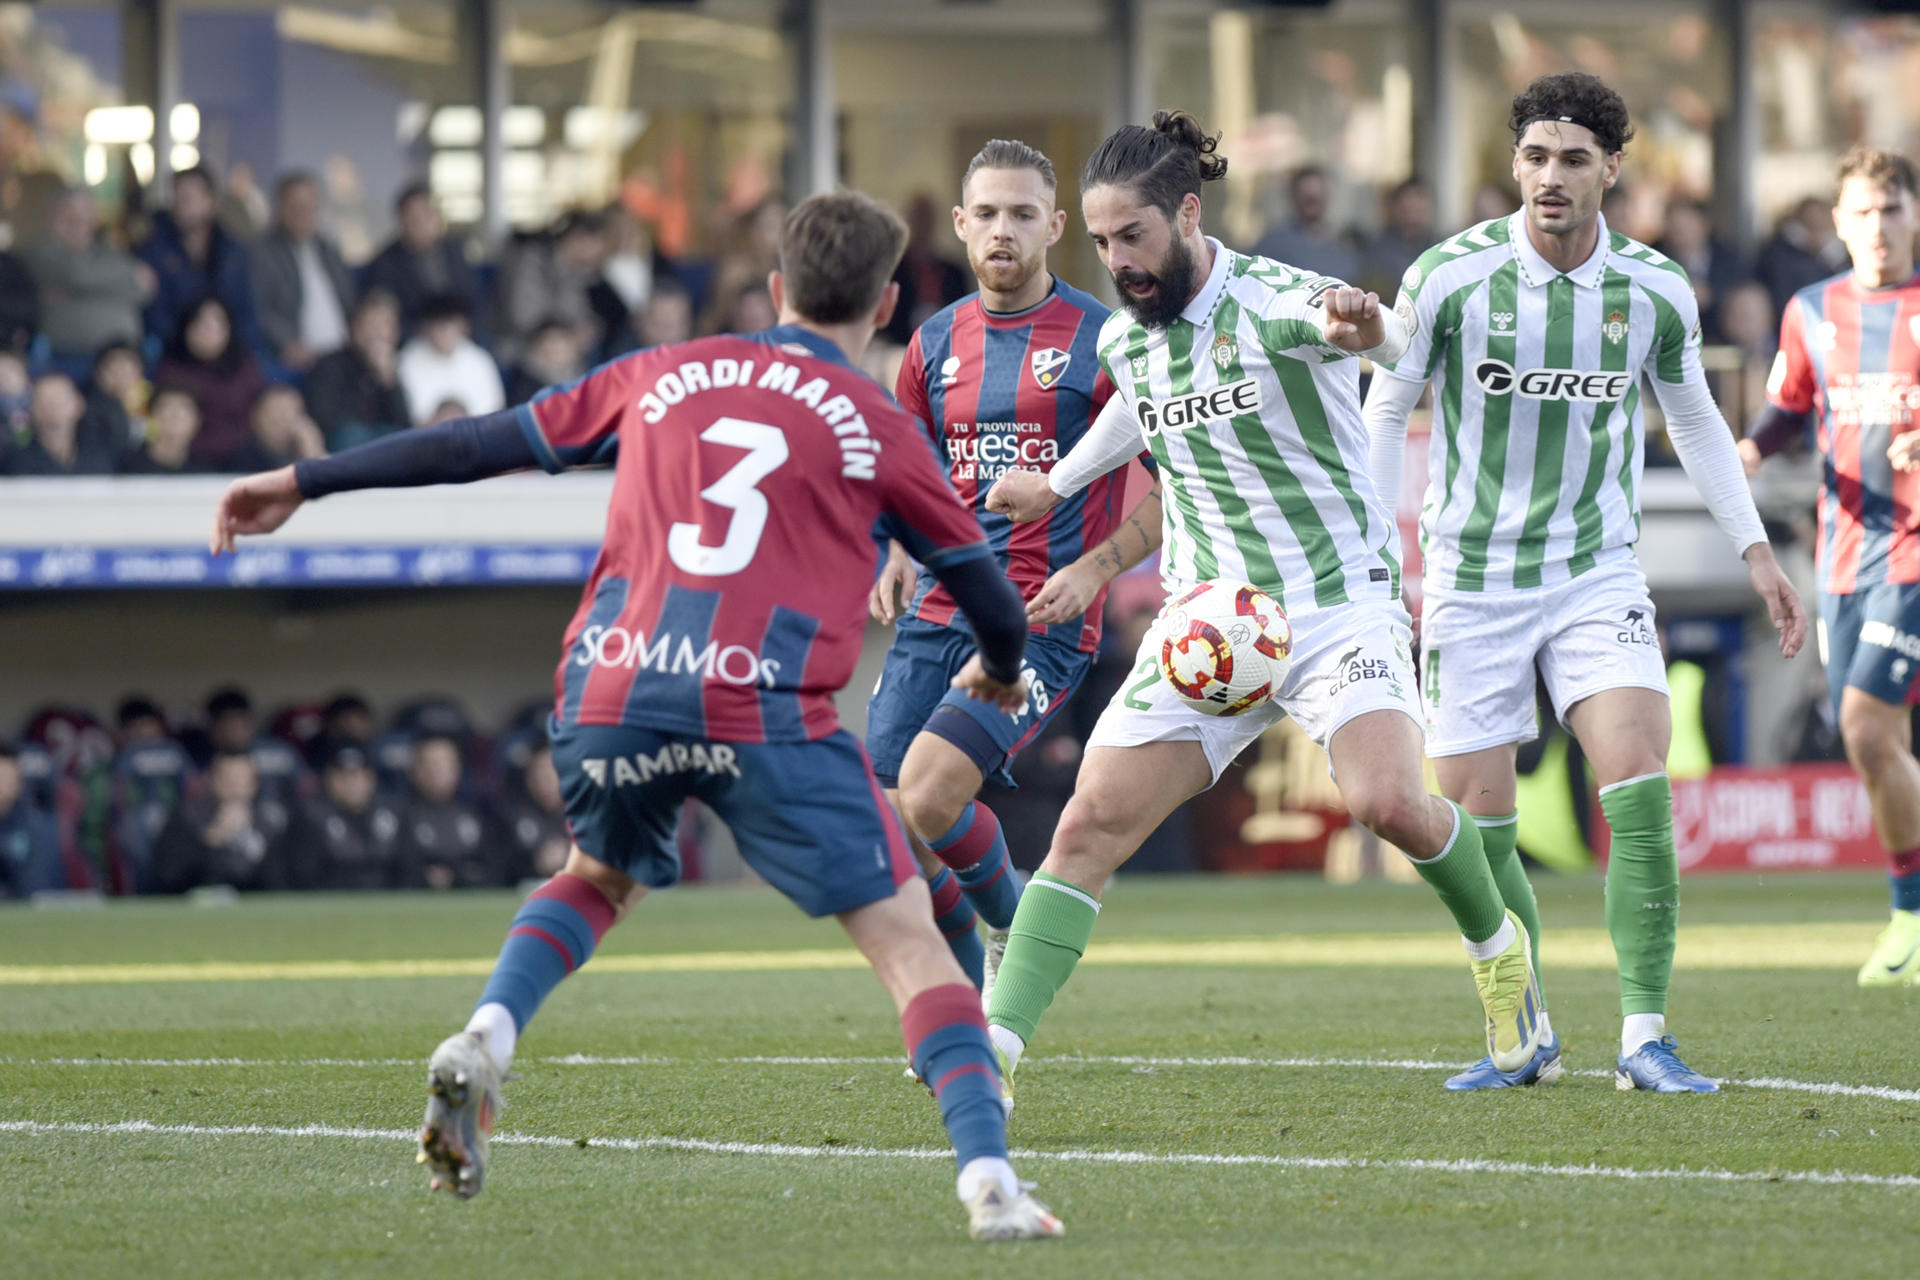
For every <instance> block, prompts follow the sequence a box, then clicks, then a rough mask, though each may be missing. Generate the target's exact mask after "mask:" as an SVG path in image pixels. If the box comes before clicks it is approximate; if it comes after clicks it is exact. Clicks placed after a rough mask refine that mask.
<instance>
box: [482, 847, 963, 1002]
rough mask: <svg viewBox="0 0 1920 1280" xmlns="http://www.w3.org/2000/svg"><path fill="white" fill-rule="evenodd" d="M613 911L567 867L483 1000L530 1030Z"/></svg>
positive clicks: (524, 913)
mask: <svg viewBox="0 0 1920 1280" xmlns="http://www.w3.org/2000/svg"><path fill="white" fill-rule="evenodd" d="M613 917H614V911H613V904H612V903H611V902H608V901H607V899H606V897H605V896H604V895H603V894H601V892H600V891H599V890H598V889H596V888H594V887H593V885H592V884H591V883H589V882H588V881H586V880H584V879H582V878H581V877H579V876H572V875H567V874H566V873H564V872H562V873H561V874H560V875H557V876H555V877H554V878H553V879H551V880H549V881H547V882H546V883H545V884H543V885H541V886H540V887H539V888H538V889H536V890H534V892H533V896H532V897H530V898H528V899H527V900H526V901H525V902H523V903H521V904H520V910H519V912H518V913H516V914H515V915H514V917H513V927H512V928H510V929H509V930H508V931H507V941H506V945H505V946H503V947H501V948H500V958H499V959H498V960H497V961H495V962H494V966H493V976H492V977H490V978H488V979H487V989H486V990H485V991H483V992H481V993H480V1003H481V1004H482V1005H486V1004H499V1005H503V1006H505V1007H506V1010H507V1012H509V1013H511V1014H512V1015H513V1025H514V1029H515V1030H516V1032H518V1031H525V1030H526V1029H527V1023H528V1022H530V1021H532V1020H533V1015H534V1013H535V1012H536V1011H537V1010H538V1009H539V1008H540V1004H541V1002H542V1001H544V1000H545V999H546V998H547V996H548V995H549V994H550V993H551V992H552V991H553V989H554V988H555V987H557V986H559V985H560V980H561V979H562V978H564V977H566V976H567V975H568V974H570V973H572V972H573V971H574V970H575V969H578V968H579V967H580V966H581V965H583V964H585V963H586V962H587V959H588V957H590V956H591V955H593V949H594V947H596V946H597V945H599V942H600V939H601V938H603V937H605V936H606V932H607V930H608V929H610V928H612V927H613ZM976 945H978V944H976Z"/></svg>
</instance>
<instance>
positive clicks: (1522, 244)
mask: <svg viewBox="0 0 1920 1280" xmlns="http://www.w3.org/2000/svg"><path fill="white" fill-rule="evenodd" d="M1593 217H1594V221H1595V223H1596V224H1597V226H1598V230H1599V232H1600V239H1599V242H1598V243H1596V244H1595V245H1594V246H1593V256H1592V257H1590V258H1588V259H1587V260H1586V261H1585V262H1583V263H1581V264H1580V265H1579V266H1577V267H1575V268H1574V269H1573V270H1571V271H1562V270H1560V268H1558V267H1556V266H1554V265H1553V264H1552V263H1550V262H1548V261H1547V260H1546V259H1545V258H1543V257H1541V256H1540V251H1539V250H1538V249H1536V248H1534V247H1533V241H1532V239H1530V238H1529V237H1528V235H1527V211H1526V210H1525V209H1520V210H1517V211H1516V212H1515V213H1514V214H1513V216H1512V217H1510V218H1508V219H1507V243H1508V244H1511V245H1512V246H1513V257H1514V261H1516V262H1518V263H1519V264H1520V275H1521V278H1523V279H1524V280H1525V281H1526V282H1527V283H1528V284H1529V285H1531V286H1532V287H1534V288H1536V289H1543V288H1545V287H1546V286H1547V285H1549V284H1551V283H1552V282H1553V280H1554V278H1555V277H1556V276H1562V275H1564V276H1566V278H1567V279H1569V280H1571V281H1573V282H1574V283H1575V284H1576V285H1578V286H1580V287H1581V288H1582V289H1598V288H1599V287H1600V277H1601V276H1603V275H1605V274H1606V270H1607V250H1608V247H1609V246H1610V245H1611V244H1612V243H1613V240H1612V237H1611V236H1610V235H1609V234H1608V233H1607V219H1606V216H1605V215H1604V214H1599V213H1596V214H1594V215H1593Z"/></svg>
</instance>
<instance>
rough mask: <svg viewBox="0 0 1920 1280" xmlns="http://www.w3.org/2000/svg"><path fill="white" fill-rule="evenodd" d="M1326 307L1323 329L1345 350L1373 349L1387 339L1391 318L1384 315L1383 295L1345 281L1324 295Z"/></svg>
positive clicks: (1323, 303) (1322, 302) (1330, 338)
mask: <svg viewBox="0 0 1920 1280" xmlns="http://www.w3.org/2000/svg"><path fill="white" fill-rule="evenodd" d="M1320 302H1321V305H1322V306H1324V307H1325V308H1326V312H1327V319H1326V323H1325V324H1323V325H1322V326H1321V332H1322V333H1323V334H1325V335H1326V339H1327V342H1328V343H1329V344H1330V345H1332V346H1336V347H1339V348H1340V349H1341V350H1343V351H1369V350H1372V349H1373V348H1374V347H1377V346H1379V345H1380V344H1381V343H1382V342H1383V341H1385V339H1386V336H1387V322H1386V321H1385V320H1384V319H1382V318H1381V313H1380V295H1378V294H1374V293H1368V292H1367V291H1366V290H1365V289H1355V288H1351V287H1349V286H1346V285H1342V286H1341V287H1340V288H1338V289H1329V290H1327V292H1326V293H1325V295H1323V296H1322V297H1321V299H1320Z"/></svg>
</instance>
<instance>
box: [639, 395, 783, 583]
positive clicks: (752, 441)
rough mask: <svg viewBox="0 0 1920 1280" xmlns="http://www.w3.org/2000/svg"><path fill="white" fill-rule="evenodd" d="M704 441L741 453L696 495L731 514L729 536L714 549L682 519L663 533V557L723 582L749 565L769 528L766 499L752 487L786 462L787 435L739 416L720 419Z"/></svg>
mask: <svg viewBox="0 0 1920 1280" xmlns="http://www.w3.org/2000/svg"><path fill="white" fill-rule="evenodd" d="M700 438H701V439H702V440H708V441H711V442H713V443H714V444H724V445H727V446H729V447H730V448H734V449H745V450H746V451H747V456H746V457H744V458H742V459H740V461H739V462H737V463H735V464H734V465H733V466H732V467H731V468H729V469H728V470H727V473H726V474H725V475H723V476H721V477H720V478H719V479H718V480H715V481H714V482H713V483H712V484H710V485H708V486H707V487H706V488H704V489H702V490H701V491H700V496H701V497H702V498H705V499H706V500H707V501H708V502H711V503H713V505H715V506H716V507H725V508H727V509H728V510H729V511H731V512H733V517H732V519H730V520H729V521H728V522H727V533H726V536H725V537H724V538H722V539H721V540H720V543H719V545H718V546H709V545H707V544H706V543H704V542H702V541H700V526H699V525H698V524H697V523H693V522H689V521H682V522H680V523H679V524H676V525H674V526H673V527H672V528H671V529H669V530H668V531H667V555H668V557H669V558H671V559H672V561H673V563H674V565H675V566H676V567H678V568H679V569H681V570H682V571H684V572H686V573H692V574H698V575H699V576H700V577H703V578H724V577H726V576H727V575H728V574H731V573H738V572H740V571H741V570H742V569H744V568H746V567H747V566H748V565H749V564H751V563H753V553H754V552H756V551H758V550H759V549H760V535H761V534H762V533H765V532H766V528H767V495H766V494H764V493H761V492H760V490H759V489H758V488H757V487H756V486H758V485H759V483H760V482H761V481H762V480H765V479H766V478H767V477H768V476H770V475H772V474H773V473H774V471H775V470H776V469H778V468H779V466H780V464H781V463H783V462H785V461H786V460H787V456H788V455H787V437H786V433H784V432H783V431H781V430H780V428H778V427H771V426H768V425H767V424H766V423H764V422H748V421H746V420H744V419H742V418H721V419H720V420H719V421H718V422H715V423H714V424H713V425H712V426H710V427H708V428H707V429H706V430H705V431H702V432H701V433H700Z"/></svg>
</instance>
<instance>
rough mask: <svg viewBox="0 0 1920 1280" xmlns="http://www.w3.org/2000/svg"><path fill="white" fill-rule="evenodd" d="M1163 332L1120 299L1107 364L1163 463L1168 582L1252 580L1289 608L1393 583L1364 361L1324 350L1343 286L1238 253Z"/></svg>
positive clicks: (1109, 329)
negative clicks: (1362, 383) (1374, 473)
mask: <svg viewBox="0 0 1920 1280" xmlns="http://www.w3.org/2000/svg"><path fill="white" fill-rule="evenodd" d="M1208 243H1209V244H1210V245H1211V246H1212V247H1213V270H1212V271H1211V272H1210V273H1209V274H1208V276H1207V282H1206V284H1205V286H1204V287H1203V288H1202V289H1201V290H1200V292H1199V293H1198V294H1197V295H1195V297H1194V299H1193V301H1191V302H1190V303H1188V304H1187V307H1186V309H1185V310H1184V311H1182V312H1181V313H1180V315H1179V316H1178V317H1176V318H1175V319H1174V321H1173V322H1172V323H1171V324H1169V325H1167V326H1166V327H1165V328H1148V327H1147V326H1145V325H1143V324H1141V323H1140V322H1139V321H1137V320H1135V319H1134V318H1133V315H1132V313H1131V312H1129V311H1127V310H1126V309H1125V308H1121V309H1120V310H1117V311H1115V312H1114V313H1113V314H1112V316H1110V317H1109V318H1108V319H1107V323H1106V326H1105V327H1104V328H1103V329H1101V331H1100V359H1101V362H1102V363H1103V364H1104V365H1105V366H1106V368H1107V372H1108V373H1109V374H1110V375H1111V376H1112V378H1113V382H1114V385H1115V387H1116V388H1117V389H1118V391H1119V394H1120V396H1121V398H1122V399H1123V400H1124V401H1125V403H1126V405H1127V407H1128V408H1130V409H1131V410H1132V411H1133V414H1134V417H1135V418H1136V419H1137V420H1138V421H1139V423H1140V429H1141V432H1142V434H1143V435H1144V436H1145V437H1146V443H1147V447H1148V448H1149V449H1150V450H1151V451H1152V453H1153V456H1154V459H1155V460H1156V461H1157V462H1158V463H1159V466H1160V474H1161V479H1162V483H1163V486H1164V499H1165V504H1164V505H1165V511H1166V516H1165V528H1166V538H1165V542H1164V545H1163V547H1162V550H1161V573H1162V576H1163V577H1164V578H1165V579H1166V581H1167V585H1168V587H1169V588H1170V589H1173V590H1180V589H1184V588H1185V587H1188V586H1191V585H1192V584H1194V583H1196V582H1203V581H1206V580H1207V579H1210V578H1230V579H1235V580H1238V581H1243V582H1250V583H1252V584H1253V585H1255V586H1257V587H1259V588H1261V589H1262V590H1264V591H1266V592H1268V593H1270V594H1271V595H1273V596H1274V597H1275V598H1276V599H1278V600H1279V601H1280V603H1281V606H1282V607H1283V608H1285V609H1286V610H1287V612H1288V613H1290V614H1294V615H1301V614H1306V613H1310V612H1313V611H1315V610H1318V609H1325V608H1329V607H1331V606H1333V605H1338V604H1344V603H1346V602H1347V601H1350V600H1391V599H1393V598H1395V597H1397V596H1398V594H1399V590H1400V566H1399V562H1398V560H1397V558H1396V555H1395V552H1396V551H1397V550H1398V544H1397V534H1396V532H1395V530H1394V526H1393V522H1392V520H1391V519H1390V517H1389V515H1388V513H1387V510H1386V507H1385V506H1384V505H1383V504H1382V503H1381V501H1380V498H1379V497H1378V495H1377V494H1376V493H1375V492H1374V488H1373V485H1372V483H1371V482H1370V481H1369V480H1368V479H1367V474H1366V464H1367V448H1368V445H1367V433H1366V428H1365V427H1364V426H1363V425H1362V424H1361V421H1360V390H1359V371H1358V362H1357V361H1356V360H1354V359H1353V357H1352V356H1351V355H1350V353H1348V352H1345V351H1341V350H1339V349H1337V348H1335V347H1331V346H1328V345H1327V344H1326V342H1325V339H1324V337H1323V334H1322V331H1321V324H1322V320H1323V311H1322V308H1321V305H1320V299H1321V297H1322V295H1324V294H1325V293H1326V291H1327V290H1329V289H1332V288H1335V287H1338V285H1339V283H1340V282H1339V281H1337V280H1331V279H1328V278H1327V277H1325V276H1315V275H1312V274H1310V273H1307V272H1302V271H1296V270H1295V269H1294V268H1292V267H1288V266H1283V265H1282V264H1280V263H1278V262H1272V261H1269V260H1268V259H1265V258H1255V257H1249V256H1247V255H1245V254H1240V253H1235V252H1233V251H1232V250H1230V249H1227V248H1225V247H1224V246H1222V245H1221V244H1220V243H1219V242H1218V241H1216V240H1211V239H1209V241H1208Z"/></svg>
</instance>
